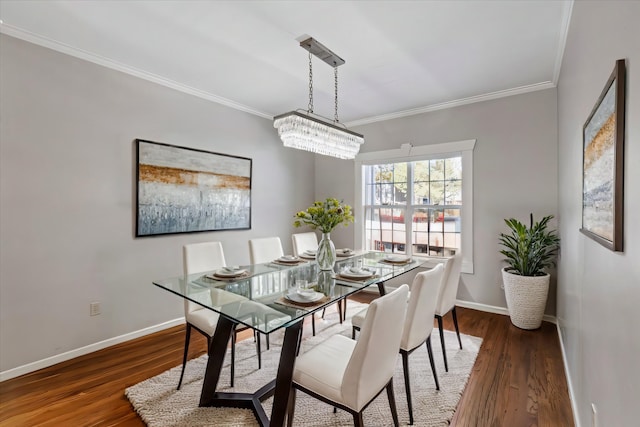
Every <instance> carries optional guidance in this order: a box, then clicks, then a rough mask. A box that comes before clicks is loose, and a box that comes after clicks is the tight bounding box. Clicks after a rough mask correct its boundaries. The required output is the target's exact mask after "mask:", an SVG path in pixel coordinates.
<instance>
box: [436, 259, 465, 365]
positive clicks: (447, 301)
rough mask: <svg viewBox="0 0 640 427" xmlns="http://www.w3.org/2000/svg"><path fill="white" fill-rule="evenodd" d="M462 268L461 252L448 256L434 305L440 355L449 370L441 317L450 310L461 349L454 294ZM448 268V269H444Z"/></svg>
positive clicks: (455, 293)
mask: <svg viewBox="0 0 640 427" xmlns="http://www.w3.org/2000/svg"><path fill="white" fill-rule="evenodd" d="M461 269H462V254H459V253H458V254H456V255H454V256H453V257H452V258H449V260H448V264H447V265H446V266H445V276H444V277H443V281H444V283H443V286H442V292H440V298H439V300H438V304H437V305H436V312H435V318H436V320H437V321H438V330H439V331H440V344H441V345H442V357H443V358H444V370H445V371H446V372H449V364H448V362H447V350H446V348H445V346H444V331H443V327H442V317H443V316H445V315H446V314H447V313H449V312H451V315H452V316H453V325H454V326H455V328H456V335H457V336H458V344H459V345H460V349H461V350H462V340H461V339H460V328H458V315H457V313H456V296H457V294H458V284H459V283H460V271H461ZM446 270H448V271H446Z"/></svg>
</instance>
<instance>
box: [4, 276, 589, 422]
mask: <svg viewBox="0 0 640 427" xmlns="http://www.w3.org/2000/svg"><path fill="white" fill-rule="evenodd" d="M369 288H371V291H375V292H378V288H377V286H370V287H369ZM369 288H367V289H369ZM456 305H457V306H458V307H465V308H471V309H474V310H479V311H485V312H488V313H496V314H503V315H506V316H508V315H509V311H508V310H507V309H506V307H498V306H494V305H487V304H480V303H477V302H470V301H463V300H456ZM543 320H545V321H547V322H551V323H555V324H557V321H556V318H555V317H554V316H549V315H545V316H544V318H543ZM182 324H184V317H181V318H178V319H174V320H170V321H168V322H164V323H161V324H159V325H154V326H149V327H148V328H144V329H140V330H138V331H134V332H130V333H128V334H124V335H120V336H117V337H113V338H109V339H107V340H104V341H100V342H97V343H94V344H90V345H87V346H84V347H81V348H77V349H75V350H71V351H67V352H65V353H61V354H57V355H55V356H51V357H47V358H46V359H42V360H37V361H35V362H32V363H27V364H26V365H22V366H18V367H17V368H13V369H9V370H6V371H2V372H0V382H2V381H5V380H9V379H11V378H15V377H19V376H20V375H24V374H28V373H30V372H34V371H37V370H39V369H43V368H48V367H49V366H53V365H55V364H57V363H60V362H65V361H67V360H70V359H73V358H75V357H79V356H84V355H85V354H89V353H92V352H94V351H98V350H102V349H104V348H107V347H110V346H112V345H116V344H120V343H123V342H125V341H129V340H132V339H135V338H139V337H142V336H145V335H149V334H152V333H154V332H159V331H162V330H164V329H168V328H171V327H174V326H177V325H182ZM558 333H560V329H558ZM560 346H561V348H562V356H563V359H564V363H565V372H566V375H567V382H568V383H569V387H571V382H570V381H569V372H568V369H567V364H566V359H565V358H564V347H562V337H560ZM570 391H571V390H570ZM571 399H572V400H571V404H572V405H573V404H574V403H573V395H571ZM574 418H575V408H574ZM576 426H577V427H579V426H578V425H577V424H576Z"/></svg>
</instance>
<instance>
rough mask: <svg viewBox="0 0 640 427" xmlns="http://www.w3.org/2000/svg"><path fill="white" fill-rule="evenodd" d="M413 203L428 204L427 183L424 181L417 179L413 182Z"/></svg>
mask: <svg viewBox="0 0 640 427" xmlns="http://www.w3.org/2000/svg"><path fill="white" fill-rule="evenodd" d="M413 197H414V199H413V203H414V204H416V205H428V204H430V200H429V183H428V182H425V181H417V182H414V184H413Z"/></svg>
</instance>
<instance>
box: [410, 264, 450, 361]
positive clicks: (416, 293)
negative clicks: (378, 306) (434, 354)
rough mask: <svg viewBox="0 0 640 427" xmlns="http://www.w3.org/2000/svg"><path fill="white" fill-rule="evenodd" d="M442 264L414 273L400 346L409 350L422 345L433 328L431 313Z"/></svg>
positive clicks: (436, 296) (437, 292)
mask: <svg viewBox="0 0 640 427" xmlns="http://www.w3.org/2000/svg"><path fill="white" fill-rule="evenodd" d="M443 274H444V266H443V265H442V264H438V265H437V266H436V267H435V268H433V269H431V270H428V271H424V272H422V273H418V274H416V277H415V278H414V279H413V283H412V284H411V296H410V297H409V303H408V305H407V316H406V319H405V321H404V330H403V332H402V339H401V340H400V348H401V349H402V350H406V351H410V350H413V349H414V348H416V347H418V346H420V345H422V343H423V342H425V340H426V339H427V338H428V337H429V335H430V334H431V331H432V330H433V315H434V314H435V312H436V304H437V303H438V295H439V294H440V288H441V286H442V284H443V283H442V276H443Z"/></svg>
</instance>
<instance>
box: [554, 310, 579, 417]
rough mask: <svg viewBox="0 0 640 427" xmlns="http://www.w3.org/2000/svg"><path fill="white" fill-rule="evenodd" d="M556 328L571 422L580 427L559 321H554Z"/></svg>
mask: <svg viewBox="0 0 640 427" xmlns="http://www.w3.org/2000/svg"><path fill="white" fill-rule="evenodd" d="M556 326H557V329H558V339H559V340H560V351H562V363H563V364H564V376H565V377H566V378H567V387H568V388H569V400H570V401H571V411H572V412H573V422H574V425H575V427H580V417H579V416H578V408H577V407H576V402H577V401H578V400H577V398H576V395H575V393H574V392H573V383H572V382H571V374H570V373H569V363H568V362H567V353H566V352H565V351H564V341H563V340H562V330H561V329H560V322H557V323H556Z"/></svg>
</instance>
